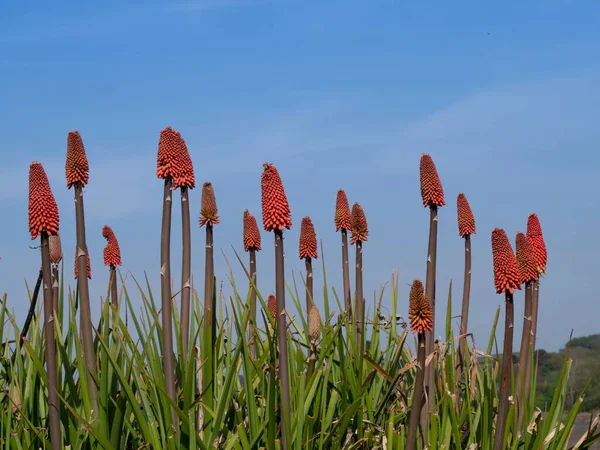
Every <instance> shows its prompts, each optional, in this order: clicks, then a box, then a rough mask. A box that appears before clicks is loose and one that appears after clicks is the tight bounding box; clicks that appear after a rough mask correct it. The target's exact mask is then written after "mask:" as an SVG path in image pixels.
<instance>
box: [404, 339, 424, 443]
mask: <svg viewBox="0 0 600 450" xmlns="http://www.w3.org/2000/svg"><path fill="white" fill-rule="evenodd" d="M425 339H426V338H425V334H424V333H419V335H418V343H417V345H418V349H417V376H416V378H415V390H414V393H413V401H412V407H411V410H410V419H409V424H408V437H407V439H406V445H407V446H406V448H407V450H415V449H416V448H417V428H418V426H419V421H420V417H421V408H422V406H423V400H424V399H423V394H424V392H423V382H424V380H425V371H424V369H425V352H426V350H425ZM422 433H423V432H422V431H421V434H422Z"/></svg>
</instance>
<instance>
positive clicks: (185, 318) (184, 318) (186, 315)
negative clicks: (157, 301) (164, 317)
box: [181, 186, 192, 361]
mask: <svg viewBox="0 0 600 450" xmlns="http://www.w3.org/2000/svg"><path fill="white" fill-rule="evenodd" d="M188 197H189V195H188V187H187V186H182V187H181V238H182V239H181V240H182V251H181V350H182V353H183V360H184V361H185V360H186V358H187V355H188V341H189V338H190V295H191V283H190V277H191V270H192V233H191V226H190V202H189V198H188Z"/></svg>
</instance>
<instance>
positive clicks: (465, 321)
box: [456, 234, 471, 393]
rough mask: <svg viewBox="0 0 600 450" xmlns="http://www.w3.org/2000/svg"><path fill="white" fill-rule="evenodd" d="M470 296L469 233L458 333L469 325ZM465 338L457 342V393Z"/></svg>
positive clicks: (463, 359)
mask: <svg viewBox="0 0 600 450" xmlns="http://www.w3.org/2000/svg"><path fill="white" fill-rule="evenodd" d="M470 297H471V235H470V234H467V235H466V236H465V278H464V282H463V298H462V309H461V313H460V334H466V333H467V330H468V325H469V300H470ZM466 349H467V338H466V337H463V338H461V340H460V344H459V355H458V358H459V365H458V367H457V369H456V384H457V393H460V378H461V374H462V371H463V370H464V366H465V358H466Z"/></svg>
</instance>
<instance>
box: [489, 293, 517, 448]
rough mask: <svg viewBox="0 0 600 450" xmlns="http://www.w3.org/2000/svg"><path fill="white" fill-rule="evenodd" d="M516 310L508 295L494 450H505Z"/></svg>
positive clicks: (509, 294)
mask: <svg viewBox="0 0 600 450" xmlns="http://www.w3.org/2000/svg"><path fill="white" fill-rule="evenodd" d="M514 321H515V309H514V302H513V294H511V293H509V292H507V293H506V316H505V319H504V349H503V350H502V381H501V385H500V398H499V406H498V418H497V421H496V435H495V436H494V450H503V449H504V433H505V431H506V420H507V416H508V396H509V394H510V380H511V374H512V351H513V334H514V333H513V326H514Z"/></svg>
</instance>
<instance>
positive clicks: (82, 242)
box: [74, 183, 98, 417]
mask: <svg viewBox="0 0 600 450" xmlns="http://www.w3.org/2000/svg"><path fill="white" fill-rule="evenodd" d="M74 192H75V224H76V231H77V272H78V274H79V276H78V277H77V288H78V290H79V301H80V307H81V309H80V314H81V315H80V322H81V323H80V326H81V334H82V340H83V355H84V359H85V364H86V367H87V370H88V374H87V375H88V389H89V393H90V401H91V406H92V409H93V415H94V416H96V417H97V414H98V385H97V384H96V356H95V354H94V340H93V337H92V313H91V310H90V290H89V285H88V278H87V258H88V256H87V255H88V253H87V244H86V238H85V210H84V207H83V186H82V185H81V183H76V184H75V189H74Z"/></svg>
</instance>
